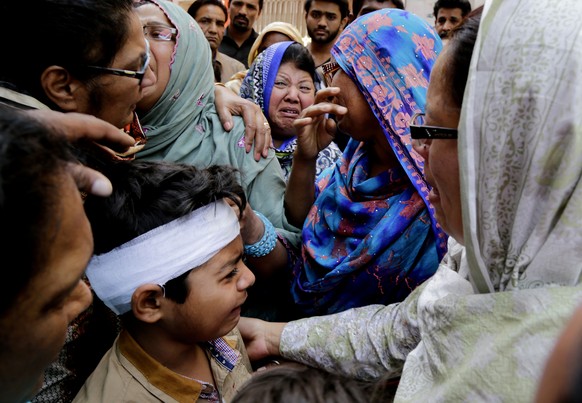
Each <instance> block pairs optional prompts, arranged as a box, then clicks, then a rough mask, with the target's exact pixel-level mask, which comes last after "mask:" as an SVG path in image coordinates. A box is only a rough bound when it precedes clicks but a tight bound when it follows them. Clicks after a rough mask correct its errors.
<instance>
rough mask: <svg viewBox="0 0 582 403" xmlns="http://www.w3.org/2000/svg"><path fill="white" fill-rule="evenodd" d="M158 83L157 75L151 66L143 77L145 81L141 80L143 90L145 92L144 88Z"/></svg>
mask: <svg viewBox="0 0 582 403" xmlns="http://www.w3.org/2000/svg"><path fill="white" fill-rule="evenodd" d="M155 82H156V75H155V73H154V71H153V70H152V67H151V64H150V65H149V66H148V68H147V69H146V72H145V74H144V76H143V80H141V85H140V87H141V89H142V90H143V89H144V88H147V87H150V86H152V85H154V84H155Z"/></svg>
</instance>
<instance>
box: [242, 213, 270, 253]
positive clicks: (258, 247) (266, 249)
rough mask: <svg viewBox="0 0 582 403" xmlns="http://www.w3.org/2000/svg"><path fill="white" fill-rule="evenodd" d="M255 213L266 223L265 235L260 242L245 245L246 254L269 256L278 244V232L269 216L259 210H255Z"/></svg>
mask: <svg viewBox="0 0 582 403" xmlns="http://www.w3.org/2000/svg"><path fill="white" fill-rule="evenodd" d="M253 211H255V210H253ZM255 214H256V215H257V216H258V217H259V218H260V219H261V221H262V222H263V224H264V225H265V232H263V236H262V237H261V239H260V240H259V241H258V242H256V243H254V244H252V245H245V255H247V256H251V257H263V256H267V255H268V254H269V253H271V252H272V251H273V249H275V246H276V245H277V234H276V233H275V227H273V224H271V222H270V221H269V220H268V219H267V217H265V216H264V215H262V214H261V213H259V212H258V211H255Z"/></svg>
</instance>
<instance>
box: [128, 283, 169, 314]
mask: <svg viewBox="0 0 582 403" xmlns="http://www.w3.org/2000/svg"><path fill="white" fill-rule="evenodd" d="M162 298H164V291H163V289H162V288H161V287H160V286H159V285H157V284H144V285H140V286H139V287H138V288H137V289H136V290H135V291H134V292H133V295H132V296H131V310H132V311H133V315H134V316H135V317H136V319H138V320H140V321H142V322H146V323H155V322H157V321H158V320H160V318H161V317H162V309H161V307H162Z"/></svg>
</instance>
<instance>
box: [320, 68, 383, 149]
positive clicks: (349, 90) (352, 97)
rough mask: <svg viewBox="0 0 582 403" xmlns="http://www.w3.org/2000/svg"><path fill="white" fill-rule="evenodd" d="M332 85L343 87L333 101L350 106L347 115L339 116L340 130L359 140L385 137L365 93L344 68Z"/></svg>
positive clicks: (340, 70) (334, 77)
mask: <svg viewBox="0 0 582 403" xmlns="http://www.w3.org/2000/svg"><path fill="white" fill-rule="evenodd" d="M331 86H332V87H339V88H340V89H341V91H340V93H339V94H338V95H336V96H335V97H334V99H333V103H334V104H337V105H341V106H345V107H346V108H348V113H347V114H346V115H344V116H337V124H338V129H339V130H341V131H342V132H344V133H346V134H347V135H349V136H350V137H351V138H353V139H355V140H358V141H366V140H372V139H374V138H376V136H378V137H379V138H384V137H385V135H384V132H383V131H382V127H381V126H380V123H379V122H378V119H376V116H374V113H373V112H372V109H370V105H368V101H366V98H365V97H364V94H362V91H360V89H359V88H358V86H357V85H356V83H354V82H353V81H352V79H351V78H350V77H349V76H348V75H347V74H346V73H344V72H343V70H342V69H339V70H338V71H337V73H335V75H334V76H333V79H332V81H331Z"/></svg>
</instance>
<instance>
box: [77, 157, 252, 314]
mask: <svg viewBox="0 0 582 403" xmlns="http://www.w3.org/2000/svg"><path fill="white" fill-rule="evenodd" d="M89 164H90V165H92V166H94V167H95V168H97V169H99V170H100V171H102V172H103V173H104V174H105V175H106V176H107V177H108V178H109V179H110V180H111V183H112V185H113V194H112V195H111V196H109V197H106V198H98V197H88V198H87V200H86V201H85V212H86V214H87V217H88V218H89V222H90V223H91V228H92V231H93V238H94V242H95V253H96V254H101V253H105V252H109V251H110V250H112V249H113V248H115V247H117V246H120V245H122V244H124V243H126V242H128V241H130V240H132V239H134V238H136V237H138V236H140V235H142V234H144V233H146V232H148V231H150V230H152V229H154V228H157V227H159V226H161V225H164V224H166V223H169V222H170V221H173V220H175V219H177V218H179V217H182V216H185V215H186V214H188V213H190V212H192V211H194V210H196V209H198V208H200V207H203V206H205V205H207V204H209V203H211V202H213V201H216V200H218V199H222V198H228V199H230V200H232V201H233V202H234V203H235V204H236V205H237V206H238V207H239V209H240V211H241V212H242V211H243V210H244V208H245V206H246V196H245V193H244V190H243V188H242V186H241V185H240V184H239V182H238V176H237V171H236V170H235V169H234V168H232V167H228V166H217V165H215V166H211V167H209V168H206V169H198V168H196V167H194V166H192V165H186V164H178V163H170V162H160V161H155V162H154V161H120V162H115V163H103V162H102V161H90V162H89ZM186 275H187V273H186V274H185V275H183V276H181V277H178V278H176V279H173V280H171V281H169V282H168V283H167V284H166V286H165V288H166V297H167V298H170V299H172V300H174V301H175V302H177V303H183V302H184V301H185V300H186V297H187V296H188V289H187V288H186V284H185V282H184V281H183V280H184V279H185V277H186Z"/></svg>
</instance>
